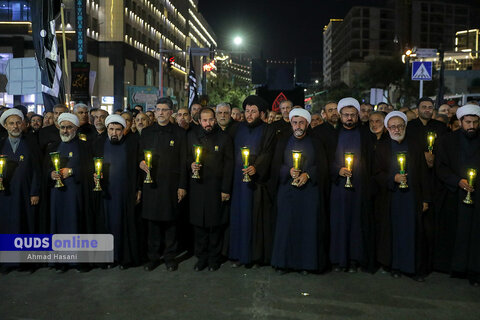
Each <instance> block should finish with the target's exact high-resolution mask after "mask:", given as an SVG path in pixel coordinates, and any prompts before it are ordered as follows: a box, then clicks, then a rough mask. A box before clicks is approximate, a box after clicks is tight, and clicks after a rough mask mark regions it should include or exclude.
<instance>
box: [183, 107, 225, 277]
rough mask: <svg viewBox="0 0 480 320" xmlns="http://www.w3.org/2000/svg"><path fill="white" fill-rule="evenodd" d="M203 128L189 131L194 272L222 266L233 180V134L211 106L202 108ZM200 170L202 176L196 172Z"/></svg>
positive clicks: (200, 120)
mask: <svg viewBox="0 0 480 320" xmlns="http://www.w3.org/2000/svg"><path fill="white" fill-rule="evenodd" d="M199 122H200V126H201V128H199V129H198V130H192V131H190V132H189V134H188V144H187V146H188V147H187V154H188V156H187V158H188V163H189V164H190V167H191V171H192V178H191V179H190V223H191V224H192V225H193V226H194V228H195V255H196V256H197V258H198V262H197V263H196V264H195V267H194V269H195V271H201V270H203V269H205V268H206V267H207V266H208V270H209V271H216V270H217V269H218V268H219V267H220V258H221V251H222V245H223V243H222V240H223V230H224V225H225V224H226V223H227V222H228V216H227V215H228V207H227V205H226V202H227V201H229V200H230V195H231V189H232V179H233V146H232V141H231V138H230V136H229V135H228V134H227V133H226V132H224V131H222V130H221V129H220V128H219V127H218V126H217V125H216V124H215V113H214V111H213V110H212V109H210V108H203V109H201V110H200V111H199ZM195 172H198V176H199V178H194V177H193V174H194V173H195Z"/></svg>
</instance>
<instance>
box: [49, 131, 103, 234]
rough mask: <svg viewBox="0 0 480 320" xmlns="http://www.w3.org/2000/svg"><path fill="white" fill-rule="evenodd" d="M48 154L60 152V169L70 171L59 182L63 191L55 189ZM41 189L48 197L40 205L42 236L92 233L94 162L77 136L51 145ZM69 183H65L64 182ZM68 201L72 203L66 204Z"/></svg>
mask: <svg viewBox="0 0 480 320" xmlns="http://www.w3.org/2000/svg"><path fill="white" fill-rule="evenodd" d="M51 152H60V153H61V157H60V169H61V168H72V169H73V175H72V176H70V177H68V178H67V179H64V180H62V182H63V183H64V184H65V187H63V188H54V186H55V182H56V181H54V180H52V178H51V172H52V171H54V170H55V169H54V167H53V163H52V160H51V158H50V154H49V153H51ZM43 168H44V169H43V179H42V180H43V183H42V185H43V188H44V191H45V192H44V193H43V194H44V195H45V197H47V198H46V199H45V200H47V201H43V202H42V206H41V220H42V223H41V225H40V229H41V232H42V233H52V232H53V233H95V227H94V226H95V219H94V212H93V209H92V206H91V203H92V201H91V193H92V192H93V191H92V190H93V188H94V182H93V173H94V172H95V171H94V170H95V169H94V163H93V154H92V151H91V146H90V144H89V143H87V142H84V141H82V140H80V139H78V138H77V137H75V138H74V139H72V140H71V141H70V142H68V143H64V142H60V143H58V142H57V143H51V144H50V145H49V146H48V148H47V150H46V154H45V157H44V160H43ZM67 180H68V181H67ZM69 199H70V200H71V201H69Z"/></svg>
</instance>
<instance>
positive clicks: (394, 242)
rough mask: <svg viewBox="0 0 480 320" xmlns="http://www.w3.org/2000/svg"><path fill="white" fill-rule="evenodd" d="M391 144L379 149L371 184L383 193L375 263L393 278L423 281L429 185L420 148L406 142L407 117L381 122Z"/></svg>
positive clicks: (395, 113) (395, 116)
mask: <svg viewBox="0 0 480 320" xmlns="http://www.w3.org/2000/svg"><path fill="white" fill-rule="evenodd" d="M384 123H385V127H386V128H387V130H388V133H389V135H390V139H388V140H384V141H382V142H380V143H379V144H378V145H377V149H376V151H375V165H374V168H375V169H374V170H375V175H374V177H375V181H376V182H377V184H378V186H379V187H380V188H381V189H382V190H386V193H385V197H384V198H383V199H382V200H383V201H382V204H381V205H380V206H377V207H376V209H377V210H378V211H379V212H376V214H377V215H381V216H383V218H384V219H383V223H382V224H379V225H377V228H380V229H381V230H380V232H377V234H380V235H382V236H383V237H382V239H381V240H382V241H381V242H380V243H379V245H378V246H377V261H378V262H379V263H380V264H381V265H382V266H384V267H388V268H391V272H392V276H393V277H395V278H398V277H400V276H401V274H407V275H409V276H411V277H412V278H413V279H414V280H417V281H424V280H425V279H424V277H425V275H426V274H427V272H428V267H427V250H426V243H425V230H424V221H423V213H424V212H425V211H426V210H427V209H428V202H430V201H431V194H430V190H431V185H430V180H429V178H428V174H427V165H426V163H425V159H424V154H423V149H422V147H421V146H420V145H419V144H418V143H416V141H415V139H414V138H412V137H406V128H407V116H406V115H405V114H404V113H403V112H399V111H392V112H390V113H389V114H388V115H387V116H386V117H385V121H384Z"/></svg>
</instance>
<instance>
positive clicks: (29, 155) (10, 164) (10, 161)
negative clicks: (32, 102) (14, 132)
mask: <svg viewBox="0 0 480 320" xmlns="http://www.w3.org/2000/svg"><path fill="white" fill-rule="evenodd" d="M0 154H2V155H6V156H7V161H6V164H5V167H4V172H3V185H4V187H5V190H4V191H0V212H1V214H0V233H35V232H37V231H38V227H37V226H38V216H37V212H38V210H37V207H38V206H32V205H31V204H30V197H31V196H40V184H41V167H40V162H39V161H38V159H39V158H40V151H39V149H38V146H37V145H36V144H35V143H32V142H30V141H28V140H27V139H26V137H25V136H21V137H20V141H19V144H18V147H17V149H16V150H15V151H14V150H13V149H12V146H11V144H10V141H9V139H8V136H7V137H4V138H3V139H1V140H0ZM40 200H43V199H40Z"/></svg>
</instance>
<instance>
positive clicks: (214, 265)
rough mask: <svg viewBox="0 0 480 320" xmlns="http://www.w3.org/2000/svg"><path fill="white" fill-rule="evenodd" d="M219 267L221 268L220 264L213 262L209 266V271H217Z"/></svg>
mask: <svg viewBox="0 0 480 320" xmlns="http://www.w3.org/2000/svg"><path fill="white" fill-rule="evenodd" d="M218 269H220V265H218V264H211V265H209V266H208V271H210V272H214V271H217V270H218Z"/></svg>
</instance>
